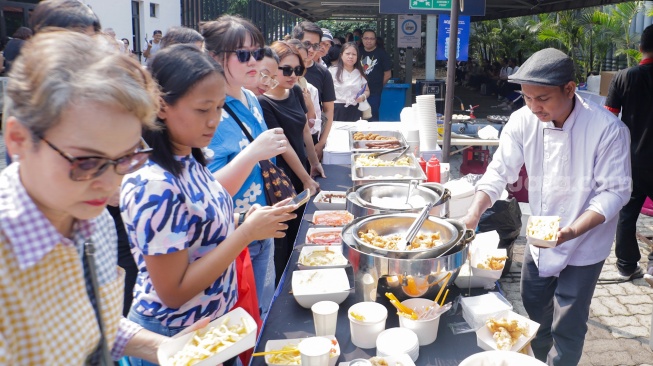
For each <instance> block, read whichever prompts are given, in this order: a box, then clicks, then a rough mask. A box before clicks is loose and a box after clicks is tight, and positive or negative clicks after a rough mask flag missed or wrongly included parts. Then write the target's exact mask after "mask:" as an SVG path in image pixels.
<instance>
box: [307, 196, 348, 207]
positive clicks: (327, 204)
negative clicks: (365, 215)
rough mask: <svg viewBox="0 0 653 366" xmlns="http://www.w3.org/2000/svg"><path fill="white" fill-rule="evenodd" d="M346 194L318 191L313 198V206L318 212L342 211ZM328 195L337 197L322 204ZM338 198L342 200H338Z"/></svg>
mask: <svg viewBox="0 0 653 366" xmlns="http://www.w3.org/2000/svg"><path fill="white" fill-rule="evenodd" d="M346 194H347V192H345V191H320V192H319V193H318V194H317V195H315V198H313V204H315V207H317V209H318V210H344V209H345V207H346V205H347V197H346ZM328 195H338V197H337V198H334V199H332V200H331V202H323V201H324V200H325V197H328ZM340 196H342V199H341V198H339V197H340Z"/></svg>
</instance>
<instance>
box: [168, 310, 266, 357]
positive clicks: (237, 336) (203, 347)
mask: <svg viewBox="0 0 653 366" xmlns="http://www.w3.org/2000/svg"><path fill="white" fill-rule="evenodd" d="M256 328H257V327H256V322H255V321H254V319H253V318H252V317H251V316H250V315H249V314H248V313H247V312H246V311H245V310H243V309H242V308H236V309H234V310H232V311H230V312H229V313H227V314H225V315H223V316H221V317H219V318H217V319H215V320H214V321H212V322H211V323H209V325H207V326H206V327H205V328H203V329H200V330H197V331H195V332H192V333H189V334H184V335H182V336H179V337H174V338H172V339H170V340H169V341H166V342H165V343H163V344H161V346H160V347H159V351H158V352H157V358H158V360H159V364H161V365H162V366H181V365H184V366H190V365H193V366H215V365H218V364H221V363H222V362H224V361H227V360H229V359H231V358H233V357H235V356H237V355H239V354H241V353H243V352H244V351H247V350H248V349H250V348H253V347H254V345H255V343H256Z"/></svg>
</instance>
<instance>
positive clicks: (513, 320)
mask: <svg viewBox="0 0 653 366" xmlns="http://www.w3.org/2000/svg"><path fill="white" fill-rule="evenodd" d="M539 327H540V324H539V323H536V322H534V321H532V320H530V319H528V318H526V317H523V316H521V315H519V314H517V313H515V312H513V311H511V312H509V313H508V315H506V316H505V317H501V318H499V317H496V318H489V319H488V320H487V321H486V322H485V326H482V327H481V328H480V329H479V330H477V331H476V340H477V344H478V346H479V347H481V348H482V349H484V350H486V351H491V350H498V351H513V352H519V351H520V350H521V349H522V348H524V347H526V345H527V344H528V342H530V341H531V339H533V337H535V333H537V329H538V328H539Z"/></svg>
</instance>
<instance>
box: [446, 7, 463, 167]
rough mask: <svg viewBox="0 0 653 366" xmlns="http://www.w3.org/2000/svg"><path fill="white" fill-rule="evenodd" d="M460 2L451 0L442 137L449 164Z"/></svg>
mask: <svg viewBox="0 0 653 366" xmlns="http://www.w3.org/2000/svg"><path fill="white" fill-rule="evenodd" d="M459 10H460V1H459V0H451V20H450V21H451V24H450V30H451V32H450V33H449V55H448V57H449V59H448V60H447V83H446V93H445V97H444V136H443V137H442V161H443V162H444V163H448V162H449V151H450V150H451V114H452V112H453V96H454V89H455V84H454V82H455V77H456V51H457V50H458V47H457V45H458V14H459Z"/></svg>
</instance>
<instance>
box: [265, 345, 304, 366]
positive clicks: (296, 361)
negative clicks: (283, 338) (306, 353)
mask: <svg viewBox="0 0 653 366" xmlns="http://www.w3.org/2000/svg"><path fill="white" fill-rule="evenodd" d="M272 351H292V352H289V353H280V354H276V355H271V356H270V358H269V359H268V363H271V364H275V365H301V364H302V356H301V354H300V353H299V348H298V345H296V344H294V343H290V344H287V345H285V346H283V348H282V349H275V350H272Z"/></svg>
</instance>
